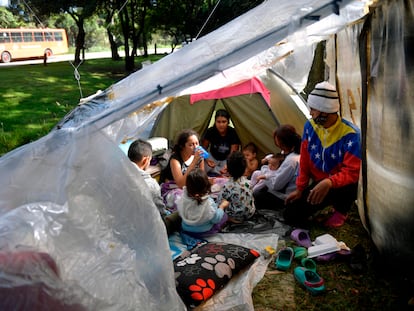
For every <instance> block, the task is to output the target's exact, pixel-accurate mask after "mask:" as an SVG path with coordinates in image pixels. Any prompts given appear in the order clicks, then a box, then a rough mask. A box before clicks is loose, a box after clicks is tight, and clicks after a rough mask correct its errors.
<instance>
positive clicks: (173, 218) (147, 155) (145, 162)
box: [128, 139, 180, 234]
mask: <svg viewBox="0 0 414 311" xmlns="http://www.w3.org/2000/svg"><path fill="white" fill-rule="evenodd" d="M128 158H129V159H130V160H131V162H132V163H134V164H135V167H136V168H137V170H138V172H139V173H140V175H141V176H142V177H143V178H144V181H145V183H146V184H147V185H148V188H149V190H150V193H151V196H152V200H153V201H154V204H155V206H156V207H157V208H158V211H159V212H160V215H161V217H162V219H163V221H164V223H165V226H166V228H167V233H168V234H171V233H172V232H174V231H177V230H178V227H179V222H180V219H179V216H178V213H172V214H171V215H169V212H168V211H167V209H166V207H165V204H164V201H163V199H162V196H161V187H160V185H159V184H158V182H157V181H156V180H155V179H154V178H153V177H152V176H151V174H150V173H148V172H146V169H147V168H148V167H149V165H150V162H151V159H152V146H151V144H150V143H149V142H147V141H145V140H142V139H137V140H135V141H133V142H132V144H131V145H130V146H129V149H128Z"/></svg>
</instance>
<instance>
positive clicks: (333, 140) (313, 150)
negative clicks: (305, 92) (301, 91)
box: [284, 82, 361, 228]
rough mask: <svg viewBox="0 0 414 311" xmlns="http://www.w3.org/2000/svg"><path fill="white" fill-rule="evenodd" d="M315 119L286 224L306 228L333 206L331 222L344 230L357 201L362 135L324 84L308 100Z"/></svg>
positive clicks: (303, 146) (306, 129)
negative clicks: (343, 113) (307, 223)
mask: <svg viewBox="0 0 414 311" xmlns="http://www.w3.org/2000/svg"><path fill="white" fill-rule="evenodd" d="M308 106H309V108H310V115H311V116H312V119H310V120H308V121H307V122H306V124H305V127H304V132H303V135H302V144H301V150H300V165H299V175H298V177H297V179H296V187H297V189H296V190H295V191H293V192H292V193H290V194H289V195H288V196H287V198H286V201H285V203H286V205H287V206H286V210H285V213H284V217H285V220H286V222H288V223H290V224H292V225H297V226H302V227H304V226H306V222H307V220H308V218H309V217H310V216H312V215H313V214H314V213H315V212H316V211H318V210H321V209H323V208H325V207H327V206H329V205H332V206H333V207H334V209H335V212H334V213H333V215H332V216H331V217H330V218H329V219H328V220H327V221H326V223H325V225H326V226H328V227H334V228H335V227H340V226H342V225H343V224H344V222H345V220H346V218H347V214H348V212H349V210H350V208H351V207H352V205H353V203H354V201H355V200H356V197H357V192H358V179H359V172H360V166H361V141H360V132H359V129H358V128H357V127H356V126H355V125H353V124H352V123H351V122H349V121H347V120H345V119H342V118H341V117H340V116H339V115H338V111H339V97H338V93H337V91H336V89H335V87H334V86H333V85H331V84H329V83H328V82H321V83H318V84H317V85H316V86H315V89H314V90H313V91H312V92H311V93H310V94H309V97H308Z"/></svg>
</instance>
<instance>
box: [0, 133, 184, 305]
mask: <svg viewBox="0 0 414 311" xmlns="http://www.w3.org/2000/svg"><path fill="white" fill-rule="evenodd" d="M59 134H60V135H59ZM61 134H62V133H61V132H54V134H50V135H49V136H46V137H45V138H44V139H43V140H41V141H38V142H36V143H35V144H33V145H32V146H31V147H30V148H29V147H25V148H21V149H18V150H15V151H14V152H13V153H11V154H9V156H8V157H6V158H5V159H3V158H2V161H0V165H1V166H0V169H1V171H2V172H3V173H5V174H2V182H3V183H4V182H6V183H7V189H8V191H7V196H6V195H2V196H1V198H2V206H3V208H2V215H1V218H0V228H1V230H0V247H1V250H2V251H3V250H5V251H8V252H18V251H20V250H26V249H30V250H32V251H37V252H43V253H46V254H48V255H49V256H50V257H51V258H52V259H53V260H54V261H55V263H56V265H57V267H58V269H59V270H60V277H59V278H57V277H55V278H54V279H53V282H52V283H51V281H50V280H49V278H50V277H49V276H47V275H46V276H44V277H42V276H41V275H39V280H36V282H35V279H33V283H32V282H31V281H30V280H31V278H30V277H28V278H25V279H24V282H26V284H27V285H33V286H35V285H36V284H37V283H39V282H42V283H45V284H47V285H48V286H47V288H48V291H49V289H50V290H51V294H52V298H53V300H58V301H59V302H61V301H67V300H68V299H69V298H70V300H71V301H74V302H77V303H79V305H81V306H82V307H84V308H86V310H183V309H184V306H183V304H182V302H181V300H180V298H179V297H178V296H177V293H176V291H175V283H174V274H173V273H174V272H173V267H172V262H171V257H170V256H169V254H170V249H169V245H168V242H167V238H166V235H167V233H166V230H165V227H164V224H163V222H162V220H161V218H160V215H159V213H158V210H157V208H156V207H155V206H154V204H153V203H152V200H151V198H150V196H149V194H148V193H149V192H148V189H147V188H146V187H147V186H146V183H145V182H144V181H143V180H142V179H141V177H140V176H139V174H138V173H137V170H136V169H135V168H134V167H133V164H132V163H131V162H130V161H129V159H128V158H126V157H125V155H124V153H123V152H122V151H121V149H119V148H114V146H113V143H112V141H110V140H109V139H108V138H107V136H106V135H103V134H101V133H100V132H93V131H90V132H85V131H83V132H82V135H77V134H79V133H75V132H72V133H70V134H71V135H69V133H66V134H67V135H69V136H70V139H69V137H66V138H67V139H63V137H61ZM10 170H12V171H10ZM7 172H9V173H7ZM6 176H7V177H6ZM3 189H4V188H3ZM6 200H7V201H6ZM5 202H8V203H7V204H6V203H5ZM8 206H9V207H10V208H9V209H8V210H7V208H6V207H8ZM13 206H15V207H14V208H11V207H13ZM3 269H6V270H7V266H6V267H2V270H3ZM26 272H27V274H28V275H29V276H30V271H26ZM33 273H35V274H36V271H33ZM18 276H19V274H17V275H16V278H17V277H18ZM2 277H3V275H2ZM4 277H6V278H7V279H8V280H12V281H9V282H5V280H4V279H3V281H1V282H0V292H2V291H3V290H6V289H7V288H9V287H11V288H13V287H15V286H18V284H19V283H18V281H19V280H18V279H16V278H14V277H13V275H6V276H4ZM17 288H18V287H17ZM55 289H59V291H58V292H56V293H55V292H54V290H55ZM45 290H46V289H45ZM55 294H56V295H55ZM19 297H20V296H15V297H14V298H15V299H16V309H14V307H11V308H9V309H8V310H22V309H23V310H24V308H17V306H18V303H25V302H24V299H23V298H19ZM23 297H27V299H32V297H30V295H28V296H23ZM12 298H13V297H10V299H12ZM19 301H21V302H19ZM2 303H3V301H2ZM2 310H4V309H3V308H2ZM27 310H29V309H27Z"/></svg>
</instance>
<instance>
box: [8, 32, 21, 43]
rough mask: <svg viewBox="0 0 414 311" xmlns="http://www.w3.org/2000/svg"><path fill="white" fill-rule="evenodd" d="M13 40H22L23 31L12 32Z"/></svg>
mask: <svg viewBox="0 0 414 311" xmlns="http://www.w3.org/2000/svg"><path fill="white" fill-rule="evenodd" d="M11 39H12V42H22V33H21V32H12V33H11Z"/></svg>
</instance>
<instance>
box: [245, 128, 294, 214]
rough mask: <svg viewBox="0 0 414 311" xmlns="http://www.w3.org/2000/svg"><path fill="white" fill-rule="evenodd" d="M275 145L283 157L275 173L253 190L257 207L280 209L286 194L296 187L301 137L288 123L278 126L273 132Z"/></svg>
mask: <svg viewBox="0 0 414 311" xmlns="http://www.w3.org/2000/svg"><path fill="white" fill-rule="evenodd" d="M273 140H274V142H275V145H276V146H277V147H279V148H280V150H281V153H282V154H283V155H284V157H285V159H284V160H283V162H282V163H281V165H280V167H279V168H278V169H277V171H275V174H272V176H271V177H270V178H268V179H265V180H264V183H265V186H264V187H263V188H261V189H259V190H257V191H254V192H253V196H254V199H255V205H256V208H257V209H281V208H283V207H284V205H285V203H284V201H285V199H286V197H287V194H288V193H290V192H292V191H294V190H295V189H296V177H297V173H298V169H299V159H300V155H299V153H300V143H301V137H300V135H299V134H298V133H297V132H296V129H295V128H294V127H293V126H292V125H290V124H284V125H281V126H280V127H278V128H277V129H276V130H275V131H274V133H273Z"/></svg>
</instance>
